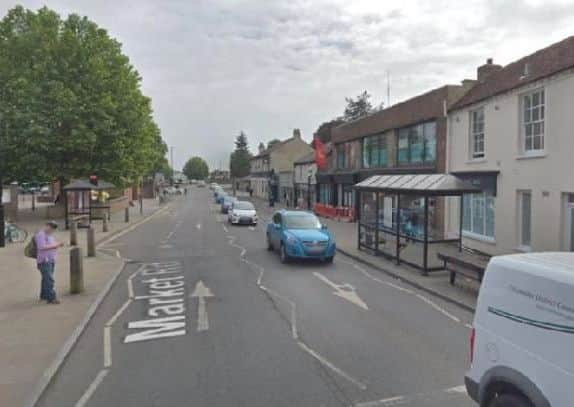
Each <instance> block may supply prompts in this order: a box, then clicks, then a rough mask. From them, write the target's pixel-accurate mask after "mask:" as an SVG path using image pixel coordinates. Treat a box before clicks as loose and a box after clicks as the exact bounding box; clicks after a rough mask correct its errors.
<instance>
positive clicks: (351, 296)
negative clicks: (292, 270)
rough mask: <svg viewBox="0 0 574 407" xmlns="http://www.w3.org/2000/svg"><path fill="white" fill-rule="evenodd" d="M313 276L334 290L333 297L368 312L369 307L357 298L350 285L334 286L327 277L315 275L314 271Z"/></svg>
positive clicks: (353, 288)
mask: <svg viewBox="0 0 574 407" xmlns="http://www.w3.org/2000/svg"><path fill="white" fill-rule="evenodd" d="M313 274H314V275H315V277H317V278H318V279H319V280H321V281H323V282H324V283H326V284H327V285H330V286H331V287H333V289H334V290H335V291H334V292H333V294H334V295H336V296H338V297H341V298H343V299H345V300H347V301H349V302H351V303H353V304H355V305H357V306H359V307H361V308H362V309H364V310H367V311H368V310H369V307H368V306H367V304H366V303H365V301H363V300H362V299H361V297H359V295H358V294H357V291H356V290H355V287H353V286H352V285H350V284H336V283H334V282H332V281H331V280H329V279H328V278H327V277H325V276H324V275H323V274H320V273H317V272H316V271H315V272H313Z"/></svg>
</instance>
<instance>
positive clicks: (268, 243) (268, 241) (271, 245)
mask: <svg viewBox="0 0 574 407" xmlns="http://www.w3.org/2000/svg"><path fill="white" fill-rule="evenodd" d="M267 250H269V251H270V252H272V251H273V243H271V239H269V235H267Z"/></svg>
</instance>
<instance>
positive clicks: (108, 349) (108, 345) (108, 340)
mask: <svg viewBox="0 0 574 407" xmlns="http://www.w3.org/2000/svg"><path fill="white" fill-rule="evenodd" d="M111 330H112V328H111V327H109V326H106V327H104V367H105V368H109V367H110V366H111V365H112V333H111Z"/></svg>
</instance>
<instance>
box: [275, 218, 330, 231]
mask: <svg viewBox="0 0 574 407" xmlns="http://www.w3.org/2000/svg"><path fill="white" fill-rule="evenodd" d="M283 219H284V223H285V228H286V229H320V228H321V222H319V219H317V218H316V217H315V216H313V215H285V216H283Z"/></svg>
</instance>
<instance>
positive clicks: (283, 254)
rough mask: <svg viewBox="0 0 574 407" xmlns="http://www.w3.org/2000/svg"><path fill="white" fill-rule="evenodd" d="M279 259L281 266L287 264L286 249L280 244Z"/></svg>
mask: <svg viewBox="0 0 574 407" xmlns="http://www.w3.org/2000/svg"><path fill="white" fill-rule="evenodd" d="M279 258H280V259H281V263H283V264H287V263H289V256H288V255H287V249H285V245H284V244H281V250H280V252H279Z"/></svg>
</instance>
